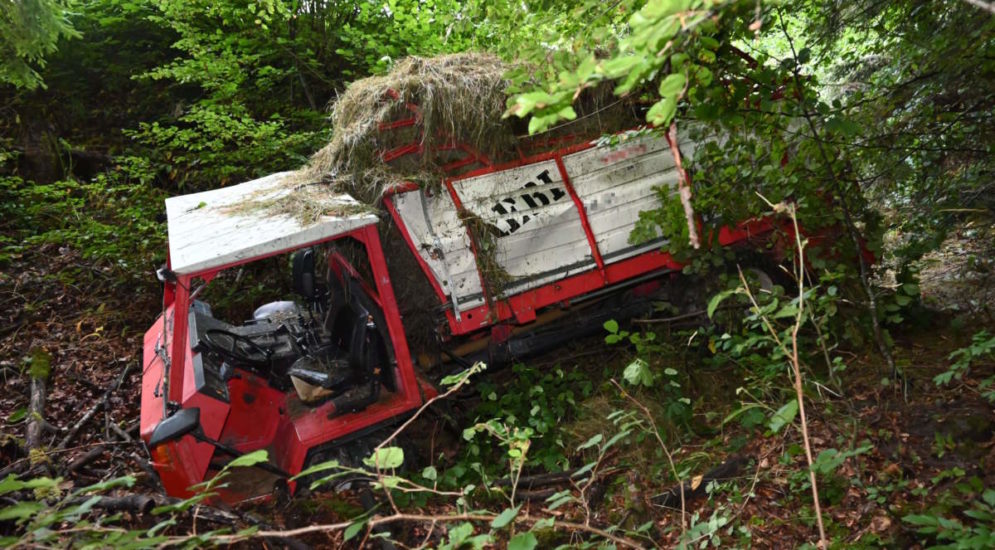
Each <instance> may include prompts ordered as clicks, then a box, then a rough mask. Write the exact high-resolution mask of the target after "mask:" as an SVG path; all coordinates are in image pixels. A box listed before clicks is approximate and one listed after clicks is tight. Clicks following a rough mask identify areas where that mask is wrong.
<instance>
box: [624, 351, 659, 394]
mask: <svg viewBox="0 0 995 550" xmlns="http://www.w3.org/2000/svg"><path fill="white" fill-rule="evenodd" d="M622 376H623V377H625V381H626V382H628V383H630V384H632V385H633V386H639V385H642V386H645V387H647V388H649V387H651V386H653V373H652V372H651V371H650V366H649V363H647V362H646V361H644V360H642V359H638V358H637V359H636V360H635V361H633V362H631V363H629V366H627V367H625V371H623V372H622Z"/></svg>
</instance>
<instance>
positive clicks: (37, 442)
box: [24, 370, 48, 455]
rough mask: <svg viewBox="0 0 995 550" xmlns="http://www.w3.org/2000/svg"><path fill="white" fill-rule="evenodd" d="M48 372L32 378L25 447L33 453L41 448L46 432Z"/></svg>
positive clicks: (29, 452)
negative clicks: (43, 435)
mask: <svg viewBox="0 0 995 550" xmlns="http://www.w3.org/2000/svg"><path fill="white" fill-rule="evenodd" d="M46 378H48V372H47V370H46V372H43V373H38V374H37V375H34V374H33V375H32V376H31V404H30V405H29V412H28V423H27V433H26V435H25V438H24V447H25V448H26V450H27V451H28V454H29V455H30V454H31V451H32V450H34V449H37V448H39V447H40V446H41V436H42V434H43V433H44V432H45V390H46V387H45V379H46Z"/></svg>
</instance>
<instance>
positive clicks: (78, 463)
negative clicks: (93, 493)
mask: <svg viewBox="0 0 995 550" xmlns="http://www.w3.org/2000/svg"><path fill="white" fill-rule="evenodd" d="M106 450H107V445H105V444H103V443H101V444H100V445H97V446H96V447H94V448H92V449H90V450H89V451H87V452H85V453H83V454H82V455H80V456H79V457H78V458H76V460H73V461H72V462H70V463H69V466H67V467H66V470H68V471H70V472H75V471H77V470H79V469H80V468H82V467H83V466H86V465H87V464H89V463H91V462H93V461H94V460H96V459H98V458H100V457H101V456H102V455H103V454H104V451H106Z"/></svg>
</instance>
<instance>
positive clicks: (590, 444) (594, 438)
mask: <svg viewBox="0 0 995 550" xmlns="http://www.w3.org/2000/svg"><path fill="white" fill-rule="evenodd" d="M604 438H605V436H604V435H602V434H595V435H592V436H591V438H590V439H588V440H587V441H585V442H584V443H581V445H580V446H579V447H577V450H578V451H583V450H584V449H589V448H591V447H593V446H595V445H597V444H598V443H601V440H602V439H604Z"/></svg>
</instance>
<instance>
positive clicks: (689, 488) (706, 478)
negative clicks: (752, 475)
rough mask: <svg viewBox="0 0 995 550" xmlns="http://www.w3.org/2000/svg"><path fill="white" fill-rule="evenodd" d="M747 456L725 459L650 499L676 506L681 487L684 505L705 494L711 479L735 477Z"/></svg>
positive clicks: (666, 505) (669, 506) (668, 506)
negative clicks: (703, 472) (710, 468)
mask: <svg viewBox="0 0 995 550" xmlns="http://www.w3.org/2000/svg"><path fill="white" fill-rule="evenodd" d="M746 460H747V458H746V457H745V456H734V457H732V458H728V459H726V461H725V462H723V463H722V464H719V465H718V466H716V467H715V468H713V469H712V470H710V471H709V472H708V473H706V474H704V475H702V476H701V477H700V478H699V477H697V476H696V477H693V478H691V479H689V480H687V481H685V482H684V483H682V484H680V485H676V486H674V487H671V488H670V489H667V490H666V491H664V492H663V493H660V494H659V495H656V496H654V497H653V498H651V499H650V502H652V503H653V504H654V505H655V506H660V507H662V508H677V507H679V506H680V505H681V492H682V491H681V489H682V488H683V494H684V499H685V506H686V505H687V503H688V502H690V501H691V499H694V498H697V497H700V496H703V495H704V494H705V488H706V487H708V484H709V483H710V482H712V481H723V480H728V479H732V478H734V477H736V475H737V474H738V473H739V471H740V469H742V467H743V466H744V465H745V464H746Z"/></svg>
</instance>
